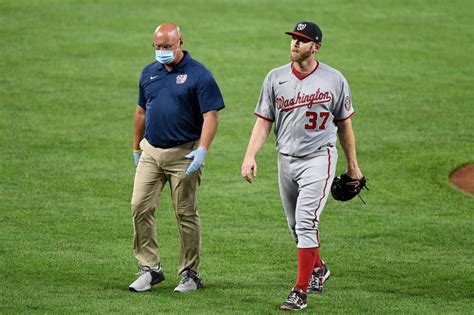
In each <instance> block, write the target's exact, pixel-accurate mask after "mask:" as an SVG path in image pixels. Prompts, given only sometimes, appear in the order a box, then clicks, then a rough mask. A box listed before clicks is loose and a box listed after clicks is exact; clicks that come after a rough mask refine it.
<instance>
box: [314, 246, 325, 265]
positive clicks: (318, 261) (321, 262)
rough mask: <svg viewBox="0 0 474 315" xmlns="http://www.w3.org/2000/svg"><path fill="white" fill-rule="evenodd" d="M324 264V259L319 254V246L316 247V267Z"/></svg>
mask: <svg viewBox="0 0 474 315" xmlns="http://www.w3.org/2000/svg"><path fill="white" fill-rule="evenodd" d="M322 266H323V260H322V259H321V257H320V256H319V248H316V263H315V264H314V268H321V267H322Z"/></svg>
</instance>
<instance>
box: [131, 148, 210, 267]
mask: <svg viewBox="0 0 474 315" xmlns="http://www.w3.org/2000/svg"><path fill="white" fill-rule="evenodd" d="M197 144H198V143H197V142H194V141H193V142H188V143H185V144H182V145H180V146H177V147H174V148H170V149H160V148H155V147H153V146H152V145H150V144H149V143H148V141H147V140H146V139H143V140H142V142H141V143H140V147H141V149H142V150H143V153H142V156H141V158H140V162H139V163H138V166H137V170H136V174H135V183H134V187H133V195H132V204H131V205H132V221H133V229H134V235H133V253H134V255H135V257H136V258H137V259H138V263H139V265H140V266H148V267H155V266H158V265H159V264H160V255H159V251H158V244H157V240H156V225H155V216H154V213H155V207H157V205H158V203H159V199H160V194H161V191H162V190H163V188H164V185H165V184H166V183H167V182H169V184H170V188H171V197H172V199H173V206H174V209H175V214H176V219H177V221H178V226H179V236H180V255H179V273H180V274H181V273H182V272H183V271H185V270H186V269H192V270H194V271H195V272H199V251H200V234H201V230H200V229H201V225H200V221H199V214H198V211H197V200H196V199H197V192H198V188H199V184H200V182H201V169H199V170H198V171H196V172H195V173H192V174H189V175H186V174H185V172H186V168H187V167H188V166H189V164H190V163H191V160H190V159H187V158H185V157H184V156H185V155H186V154H188V153H189V152H191V151H192V150H194V149H195V148H196V147H197Z"/></svg>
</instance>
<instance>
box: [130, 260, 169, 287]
mask: <svg viewBox="0 0 474 315" xmlns="http://www.w3.org/2000/svg"><path fill="white" fill-rule="evenodd" d="M137 276H138V278H137V280H135V281H134V282H133V283H132V284H131V285H130V286H129V287H128V289H129V290H130V291H132V292H144V291H148V290H150V289H151V286H153V285H155V284H158V283H160V282H161V281H163V280H165V275H164V274H163V270H161V267H160V266H158V267H156V268H149V267H141V268H140V271H139V272H138V273H137Z"/></svg>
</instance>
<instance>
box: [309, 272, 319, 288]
mask: <svg viewBox="0 0 474 315" xmlns="http://www.w3.org/2000/svg"><path fill="white" fill-rule="evenodd" d="M309 285H310V286H311V287H313V288H314V287H316V288H319V286H320V283H319V277H318V276H314V275H313V276H312V277H311V281H310V284H309Z"/></svg>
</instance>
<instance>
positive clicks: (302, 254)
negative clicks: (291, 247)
mask: <svg viewBox="0 0 474 315" xmlns="http://www.w3.org/2000/svg"><path fill="white" fill-rule="evenodd" d="M318 254H319V252H318V249H317V248H316V247H314V248H298V278H297V279H296V284H295V288H298V289H300V290H303V291H304V292H305V293H306V292H307V291H308V283H309V279H310V277H311V274H312V273H313V268H314V264H315V260H316V258H318V257H319V255H318ZM316 256H317V257H316Z"/></svg>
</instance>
